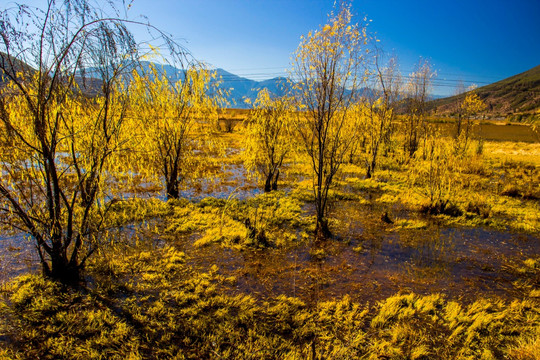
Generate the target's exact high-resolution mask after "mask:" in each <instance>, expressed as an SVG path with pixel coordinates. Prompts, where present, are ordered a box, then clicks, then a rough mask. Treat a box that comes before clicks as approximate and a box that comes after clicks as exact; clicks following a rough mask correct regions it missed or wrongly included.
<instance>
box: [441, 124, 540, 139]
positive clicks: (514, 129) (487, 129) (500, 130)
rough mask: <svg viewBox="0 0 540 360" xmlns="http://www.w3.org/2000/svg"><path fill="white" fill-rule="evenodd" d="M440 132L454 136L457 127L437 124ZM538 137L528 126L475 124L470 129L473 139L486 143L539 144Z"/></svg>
mask: <svg viewBox="0 0 540 360" xmlns="http://www.w3.org/2000/svg"><path fill="white" fill-rule="evenodd" d="M435 126H436V127H437V128H438V129H440V131H441V132H442V133H443V134H445V135H448V136H454V134H455V133H456V131H457V125H456V124H454V123H438V124H436V125H435ZM539 136H540V135H539V134H538V133H535V132H534V131H533V130H532V129H531V127H530V126H528V125H520V124H506V123H502V122H501V123H489V124H488V123H483V124H475V125H474V126H473V128H472V137H473V138H474V139H483V140H488V141H520V142H530V143H532V142H539V141H540V137H539Z"/></svg>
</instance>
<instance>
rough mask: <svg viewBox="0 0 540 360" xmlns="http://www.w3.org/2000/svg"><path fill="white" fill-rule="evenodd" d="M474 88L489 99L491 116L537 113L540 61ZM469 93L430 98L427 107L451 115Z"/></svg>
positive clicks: (488, 106) (539, 90) (483, 98)
mask: <svg viewBox="0 0 540 360" xmlns="http://www.w3.org/2000/svg"><path fill="white" fill-rule="evenodd" d="M473 91H474V92H476V93H477V94H478V96H479V97H480V99H482V100H483V101H484V102H485V103H486V106H487V110H486V112H487V113H488V114H489V115H491V116H509V115H512V114H516V113H520V114H534V113H538V112H539V111H540V65H538V66H535V67H533V68H532V69H529V70H527V71H524V72H522V73H519V74H516V75H513V76H510V77H508V78H506V79H503V80H500V81H497V82H494V83H492V84H489V85H485V86H482V87H479V88H477V89H475V90H473ZM467 93H468V92H465V93H462V94H459V95H454V96H450V97H446V98H442V99H436V100H433V101H430V102H429V103H428V109H429V110H431V111H432V112H433V113H435V114H438V115H452V114H453V113H455V112H456V109H457V106H458V104H459V103H460V102H461V101H462V100H463V99H464V98H465V96H466V95H467Z"/></svg>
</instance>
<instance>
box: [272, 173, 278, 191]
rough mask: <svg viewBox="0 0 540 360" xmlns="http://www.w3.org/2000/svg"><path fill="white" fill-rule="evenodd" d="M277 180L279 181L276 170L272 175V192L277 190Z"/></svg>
mask: <svg viewBox="0 0 540 360" xmlns="http://www.w3.org/2000/svg"><path fill="white" fill-rule="evenodd" d="M278 179H279V169H278V170H276V173H275V175H274V179H273V180H272V190H274V191H275V190H277V182H278Z"/></svg>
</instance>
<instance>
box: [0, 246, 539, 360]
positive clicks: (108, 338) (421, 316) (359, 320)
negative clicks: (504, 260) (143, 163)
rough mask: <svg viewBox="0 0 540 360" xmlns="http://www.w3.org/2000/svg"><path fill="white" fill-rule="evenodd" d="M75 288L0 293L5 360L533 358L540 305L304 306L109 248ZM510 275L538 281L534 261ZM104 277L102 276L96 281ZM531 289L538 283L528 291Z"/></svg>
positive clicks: (150, 255)
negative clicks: (246, 292) (83, 283)
mask: <svg viewBox="0 0 540 360" xmlns="http://www.w3.org/2000/svg"><path fill="white" fill-rule="evenodd" d="M110 251H111V252H113V253H114V256H110V257H107V258H104V257H96V258H95V259H94V260H93V261H92V262H91V263H90V264H89V269H88V274H89V279H91V281H89V282H88V283H87V284H86V286H83V287H81V288H79V289H69V288H64V287H63V286H62V285H60V284H58V283H55V282H52V281H50V280H47V279H45V278H43V277H41V276H38V275H26V276H23V277H20V278H18V279H16V280H14V281H13V282H11V283H10V284H9V285H7V286H6V287H5V288H3V289H2V301H1V302H0V349H2V350H0V356H1V357H2V358H3V359H38V358H39V359H105V358H106V359H223V358H227V359H351V358H365V359H381V358H388V359H501V358H510V359H537V358H538V357H539V356H540V341H539V340H538V339H539V335H540V302H539V300H540V299H539V298H538V297H537V296H536V295H535V294H536V293H534V291H536V290H535V289H533V290H531V291H530V292H529V294H530V295H529V296H525V297H524V298H522V299H521V300H515V301H513V302H504V301H501V300H497V299H482V298H479V299H476V301H472V302H471V303H469V304H464V303H460V302H459V301H449V300H447V299H445V298H444V296H442V295H439V294H432V295H429V296H419V295H416V294H413V293H408V294H405V293H403V294H396V295H394V296H391V297H389V298H387V299H385V300H383V301H381V302H379V303H377V304H371V305H369V304H361V303H356V302H353V301H352V300H351V299H350V298H349V297H347V296H345V297H343V298H339V299H335V300H332V301H326V302H319V303H317V304H315V305H313V306H308V305H306V304H305V303H304V302H303V301H301V300H299V299H298V298H294V297H287V296H278V297H276V298H268V299H265V300H264V301H261V300H255V299H254V298H252V297H250V296H246V295H234V292H231V289H233V288H234V284H235V279H234V278H227V277H224V276H222V275H219V274H218V269H217V268H213V269H211V270H210V272H208V273H199V272H196V271H194V270H193V269H192V268H190V267H189V266H188V265H186V255H184V253H182V252H180V251H178V250H176V249H175V248H174V247H170V246H165V247H161V248H153V247H151V246H148V245H145V246H143V245H139V246H138V247H134V246H122V245H116V246H115V247H114V248H112V249H110ZM512 271H515V272H519V273H521V274H528V276H529V277H530V276H531V275H532V276H538V273H539V272H540V269H539V267H538V266H537V260H535V259H531V260H528V261H527V262H525V263H524V264H521V265H520V264H516V266H515V267H514V268H513V270H512ZM101 275H102V276H101ZM536 285H537V284H536Z"/></svg>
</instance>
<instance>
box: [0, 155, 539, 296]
mask: <svg viewBox="0 0 540 360" xmlns="http://www.w3.org/2000/svg"><path fill="white" fill-rule="evenodd" d="M489 146H491V147H493V146H495V145H488V147H489ZM531 146H532V145H531ZM238 155H239V151H238V150H236V149H233V150H232V151H230V152H229V154H228V157H227V159H226V161H224V162H223V164H222V165H221V168H220V169H219V172H218V173H219V176H218V177H216V178H213V179H207V180H203V181H200V182H199V183H198V185H197V186H191V187H190V188H189V189H186V190H184V191H183V192H182V197H183V198H184V199H188V200H189V201H190V202H191V204H195V206H196V204H198V203H199V202H200V201H201V199H205V198H209V197H210V198H214V199H218V200H220V201H222V203H221V205H220V206H221V207H219V206H218V207H217V208H215V209H214V210H215V211H214V215H216V214H217V215H216V216H217V217H218V218H219V216H220V214H221V218H222V219H221V222H222V223H223V218H224V216H223V214H225V213H226V212H227V211H226V209H227V207H228V203H229V202H233V201H234V202H237V203H243V202H246V201H249V200H250V199H255V198H257V197H259V196H261V190H260V187H259V186H258V185H257V182H256V180H255V179H251V178H249V177H247V174H246V171H245V169H244V167H243V166H242V164H241V160H240V158H239V156H238ZM533 169H534V168H533ZM535 171H537V170H535ZM349 175H350V174H349ZM357 175H358V174H357ZM341 180H342V184H341V185H340V186H341V187H340V191H342V193H341V195H339V196H337V197H336V199H334V201H333V203H332V205H331V210H330V216H329V217H330V218H331V219H332V222H331V230H332V232H333V234H334V237H333V238H332V239H330V240H328V241H327V242H324V243H315V242H314V241H313V239H312V238H311V235H310V234H311V230H312V229H311V228H310V225H309V221H311V222H312V220H313V215H314V208H313V203H312V202H310V201H309V191H305V189H304V193H305V194H304V196H300V198H302V199H303V200H302V211H301V213H300V214H299V217H301V218H302V219H307V220H306V221H307V223H308V224H307V225H306V224H303V225H295V226H290V224H289V225H287V224H286V225H283V226H281V225H280V226H281V227H279V226H278V227H277V228H274V229H273V232H274V234H273V236H274V238H276V237H277V238H280V237H284V238H285V237H287V238H288V239H289V240H288V241H283V242H281V243H279V244H278V245H276V241H273V242H272V243H271V244H270V246H267V247H264V246H263V247H261V246H255V247H253V246H240V245H241V244H238V245H237V244H233V245H234V246H230V245H231V244H230V243H228V244H225V243H223V242H212V241H210V242H206V243H205V245H201V244H200V243H199V242H198V241H200V239H201V237H202V236H203V235H204V231H203V230H202V229H198V228H193V229H191V230H189V231H182V232H181V233H175V232H174V231H173V232H171V231H165V229H168V228H169V227H170V225H171V223H172V222H173V221H175V219H174V218H169V217H164V218H153V219H152V218H149V219H145V220H144V221H143V222H142V223H141V222H136V223H134V224H131V225H129V226H125V227H123V228H120V229H118V230H117V232H115V233H114V234H113V233H111V234H113V235H114V237H115V241H127V242H129V241H131V240H130V239H132V238H135V237H136V238H137V239H143V240H145V241H148V240H151V241H150V242H151V243H152V246H154V247H161V246H164V245H168V244H173V245H174V246H175V247H176V248H178V249H179V250H181V251H184V252H185V253H186V255H187V258H188V263H189V264H191V265H193V266H194V268H195V269H198V270H201V271H209V270H210V269H211V268H212V267H213V266H214V265H217V267H218V268H219V273H220V274H222V275H225V276H234V277H235V278H236V281H235V282H234V285H232V286H231V288H230V291H231V292H233V293H243V294H250V295H253V296H254V297H256V298H259V299H265V298H269V297H276V296H278V295H281V294H284V295H288V296H298V297H300V298H301V299H303V300H304V301H306V302H307V303H317V302H319V301H321V300H329V299H333V298H337V297H341V296H343V295H345V294H348V295H350V296H351V298H352V299H354V300H358V301H362V302H363V301H368V302H375V301H378V300H382V299H385V298H387V297H389V296H391V295H393V294H395V293H397V292H400V291H402V292H406V293H408V292H415V293H417V294H432V293H442V294H444V295H446V296H448V297H449V298H455V299H460V300H463V301H469V300H471V301H472V300H474V299H476V298H478V297H479V296H482V297H491V296H494V297H502V298H507V299H512V298H515V297H519V296H520V294H522V293H523V292H522V290H523V289H522V286H521V285H519V284H516V281H518V280H519V279H520V278H519V274H517V273H516V268H518V267H519V266H521V265H522V264H523V263H524V261H526V260H527V259H531V258H537V257H538V256H539V255H540V237H539V236H538V233H535V232H534V231H533V232H531V231H529V232H523V231H519V230H515V229H514V230H511V229H509V228H507V229H501V227H499V228H496V227H494V226H484V225H480V226H467V225H464V224H459V223H458V224H452V223H451V222H450V223H449V222H448V221H446V220H445V219H441V218H439V217H433V216H428V215H422V214H420V213H419V212H418V211H414V210H411V208H410V207H407V206H404V205H403V204H401V203H399V202H393V203H389V204H388V203H384V202H379V201H378V200H377V199H380V198H381V197H382V195H384V191H385V190H384V189H383V190H381V188H382V187H384V186H385V182H386V181H387V180H384V179H380V180H376V181H375V183H374V184H375V185H373V184H372V183H370V184H368V185H369V186H371V187H372V188H369V187H368V188H366V184H364V183H361V186H358V184H357V183H355V182H349V183H348V182H347V176H344V177H343V178H342V179H341ZM349 180H350V179H349ZM302 181H303V182H304V187H305V183H306V181H305V179H304V175H303V174H302V171H301V170H298V169H297V170H294V169H290V171H289V172H288V173H287V174H285V175H284V176H283V178H282V182H281V183H280V185H281V188H282V189H285V194H284V195H283V197H287V196H297V195H294V194H295V189H296V188H298V186H299V185H298V184H299V183H301V182H302ZM377 181H380V183H377ZM351 184H352V185H351ZM355 184H356V185H355ZM379 185H380V186H379ZM144 191H145V188H144V186H142V187H141V188H140V189H139V192H140V193H144ZM306 194H307V195H306ZM139 195H140V194H139ZM153 197H155V198H157V199H160V200H164V194H163V193H162V191H161V190H159V189H158V190H157V191H155V192H154V193H153ZM510 200H513V199H511V198H509V201H510ZM532 201H533V202H532V204H534V200H532ZM224 204H225V205H224ZM527 204H531V201H529V202H528V203H527ZM528 206H529V205H528ZM180 207H181V206H180ZM533 208H534V205H533ZM186 211H187V210H186ZM189 211H192V210H189ZM189 211H187V212H185V215H183V216H184V217H187V218H189V217H191V216H195V215H193V213H190V212H189ZM385 212H388V213H389V216H390V219H391V222H392V223H387V222H383V221H382V220H381V216H382V215H383V214H384V213H385ZM241 215H242V214H227V218H231V219H233V220H234V219H236V220H234V221H236V223H237V225H238V224H240V225H238V226H240V230H239V231H240V237H243V236H245V231H246V228H245V227H244V228H242V227H241V226H243V225H242V223H241V221H240V220H238V218H242V219H244V218H245V216H244V217H242V216H241ZM536 217H537V218H538V214H537V215H536ZM310 219H311V220H310ZM233 220H231V221H233ZM237 220H238V221H237ZM290 220H291V219H289V220H288V221H290ZM239 221H240V222H239ZM482 221H483V220H482ZM152 229H154V230H152ZM220 231H221V230H220ZM242 231H243V233H242ZM280 231H283V233H281V234H280ZM291 233H292V236H291ZM240 242H241V241H240ZM0 253H1V254H2V256H1V257H0V279H1V280H2V281H3V282H5V281H7V280H9V279H10V278H13V277H14V276H16V275H20V274H22V273H25V272H32V271H37V270H38V265H37V264H38V262H37V258H36V256H35V251H34V248H33V246H32V242H31V241H29V240H27V239H24V237H23V236H21V235H17V234H14V235H13V234H12V235H7V234H5V235H4V236H3V238H2V241H0ZM534 281H536V283H534ZM529 283H530V282H529ZM532 286H538V279H536V280H534V279H533V284H532ZM525 290H527V289H525Z"/></svg>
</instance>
